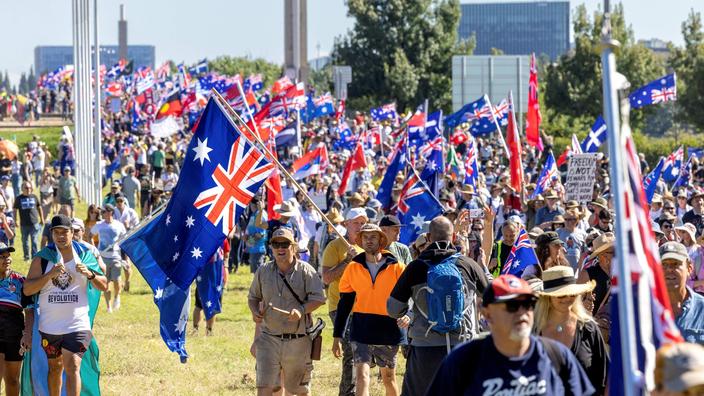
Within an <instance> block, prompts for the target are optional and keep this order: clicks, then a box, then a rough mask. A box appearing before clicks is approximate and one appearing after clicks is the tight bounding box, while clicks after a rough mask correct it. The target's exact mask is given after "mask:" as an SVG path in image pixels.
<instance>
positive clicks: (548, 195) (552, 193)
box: [545, 190, 560, 199]
mask: <svg viewBox="0 0 704 396" xmlns="http://www.w3.org/2000/svg"><path fill="white" fill-rule="evenodd" d="M559 198H560V197H558V196H557V193H555V190H550V191H548V192H547V193H546V194H545V199H559Z"/></svg>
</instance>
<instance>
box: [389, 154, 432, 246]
mask: <svg viewBox="0 0 704 396" xmlns="http://www.w3.org/2000/svg"><path fill="white" fill-rule="evenodd" d="M406 174H407V175H409V176H410V177H409V178H408V180H407V181H406V183H404V185H403V188H402V189H401V194H400V196H399V200H398V207H397V213H396V214H397V215H398V219H399V220H400V221H401V224H403V225H404V226H405V227H401V235H400V236H399V240H400V242H401V243H403V244H405V245H410V244H411V243H413V242H415V240H416V238H418V235H420V233H421V232H422V230H423V225H424V224H425V222H426V221H430V220H432V219H434V218H435V217H437V216H439V215H441V214H442V212H443V207H442V204H441V203H440V201H438V200H437V198H435V197H434V196H433V194H432V193H431V192H430V189H428V186H427V185H426V184H425V183H424V182H423V180H421V179H420V176H418V173H416V171H415V169H413V168H412V167H410V166H407V167H406Z"/></svg>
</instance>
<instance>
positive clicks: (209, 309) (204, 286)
mask: <svg viewBox="0 0 704 396" xmlns="http://www.w3.org/2000/svg"><path fill="white" fill-rule="evenodd" d="M223 262H224V256H223V250H222V248H218V250H217V251H216V252H215V254H214V255H213V257H211V258H210V260H208V264H206V265H205V267H203V268H202V269H201V270H200V272H199V273H198V276H197V277H196V289H197V290H198V297H199V298H200V305H201V306H202V307H203V312H204V313H205V319H207V320H209V319H210V318H212V317H213V316H215V315H216V314H219V313H220V312H222V301H221V299H222V283H223V276H222V267H223Z"/></svg>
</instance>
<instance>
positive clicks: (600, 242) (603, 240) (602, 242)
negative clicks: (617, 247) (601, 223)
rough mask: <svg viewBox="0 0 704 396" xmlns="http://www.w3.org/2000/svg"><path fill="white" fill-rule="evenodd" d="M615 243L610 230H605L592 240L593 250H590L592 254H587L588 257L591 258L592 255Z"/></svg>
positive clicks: (605, 249)
mask: <svg viewBox="0 0 704 396" xmlns="http://www.w3.org/2000/svg"><path fill="white" fill-rule="evenodd" d="M615 243H616V237H615V236H614V234H613V233H612V232H605V233H603V234H601V235H599V236H598V237H597V238H596V239H595V240H594V242H592V246H594V250H593V251H592V254H590V255H589V259H590V260H591V259H593V258H594V257H596V256H598V255H600V254H601V253H603V252H605V251H607V250H609V249H611V248H613V247H614V244H615Z"/></svg>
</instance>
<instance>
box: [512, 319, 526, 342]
mask: <svg viewBox="0 0 704 396" xmlns="http://www.w3.org/2000/svg"><path fill="white" fill-rule="evenodd" d="M530 331H531V329H530V326H528V324H527V323H526V324H521V327H520V328H516V327H514V328H513V329H511V333H510V334H509V335H508V338H509V339H511V340H512V341H520V340H524V339H526V338H528V337H529V336H530Z"/></svg>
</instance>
